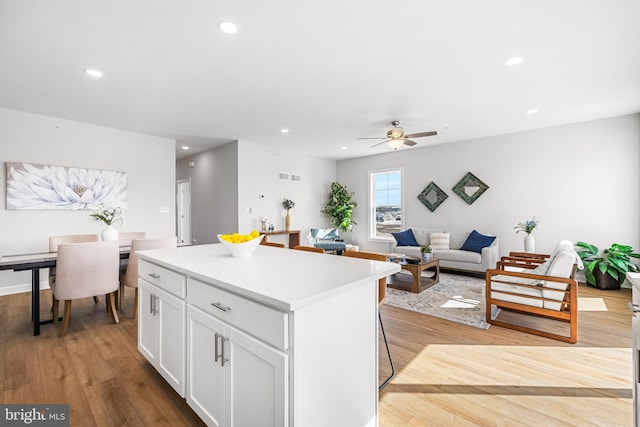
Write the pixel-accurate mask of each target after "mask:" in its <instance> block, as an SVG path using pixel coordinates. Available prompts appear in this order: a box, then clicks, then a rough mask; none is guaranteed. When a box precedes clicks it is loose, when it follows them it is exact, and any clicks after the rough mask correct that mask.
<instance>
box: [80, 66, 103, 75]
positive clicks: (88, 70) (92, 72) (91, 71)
mask: <svg viewBox="0 0 640 427" xmlns="http://www.w3.org/2000/svg"><path fill="white" fill-rule="evenodd" d="M84 72H85V74H87V75H89V76H91V77H102V71H99V70H94V69H92V68H85V69H84Z"/></svg>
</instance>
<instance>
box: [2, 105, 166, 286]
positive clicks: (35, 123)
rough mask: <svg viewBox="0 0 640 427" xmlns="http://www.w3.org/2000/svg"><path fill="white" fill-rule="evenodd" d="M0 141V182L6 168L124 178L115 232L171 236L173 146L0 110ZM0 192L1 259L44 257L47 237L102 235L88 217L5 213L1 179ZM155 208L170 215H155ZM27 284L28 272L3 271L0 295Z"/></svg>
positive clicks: (66, 213)
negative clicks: (17, 165)
mask: <svg viewBox="0 0 640 427" xmlns="http://www.w3.org/2000/svg"><path fill="white" fill-rule="evenodd" d="M56 126H58V127H60V130H57V129H56ZM0 139H1V142H0V161H1V162H2V163H3V169H4V173H5V177H6V165H5V163H6V162H27V163H36V164H49V165H58V166H75V167H80V168H87V169H104V170H115V171H123V172H127V180H128V197H127V201H128V209H127V212H126V214H125V217H126V223H125V225H124V227H121V229H122V230H130V231H138V230H144V231H147V233H148V234H149V235H150V236H168V235H175V196H174V186H175V141H173V140H170V139H166V138H157V137H153V136H148V135H142V134H136V133H132V132H125V131H121V130H116V129H109V128H104V127H100V126H93V125H88V124H84V123H78V122H72V121H68V120H62V119H57V118H53V117H46V116H39V115H34V114H27V113H22V112H18V111H13V110H7V109H0ZM0 191H1V193H2V195H3V197H4V198H5V201H4V202H3V203H2V207H1V208H0V224H2V226H1V230H2V240H0V255H8V254H20V253H32V252H47V251H48V246H49V240H48V239H49V236H53V235H64V234H85V233H87V234H89V233H99V232H100V230H101V226H100V225H99V224H98V223H96V222H93V221H90V219H89V212H88V211H56V210H41V211H37V210H35V211H25V210H6V209H5V208H6V178H4V179H1V180H0ZM160 207H168V208H169V211H170V213H168V214H166V213H165V214H161V213H160ZM41 277H46V270H43V272H42V274H41ZM30 283H31V276H30V273H29V272H26V273H25V272H21V273H15V272H11V271H2V272H0V295H1V294H6V293H11V292H20V291H26V290H29V289H30V286H31V285H30ZM44 285H45V284H44V283H43V286H44Z"/></svg>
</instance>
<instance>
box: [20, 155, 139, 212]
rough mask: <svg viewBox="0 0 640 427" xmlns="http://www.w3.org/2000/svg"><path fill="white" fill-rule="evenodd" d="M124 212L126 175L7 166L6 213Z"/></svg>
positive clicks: (21, 164) (113, 172)
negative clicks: (107, 208) (115, 208)
mask: <svg viewBox="0 0 640 427" xmlns="http://www.w3.org/2000/svg"><path fill="white" fill-rule="evenodd" d="M100 205H106V206H119V207H121V208H124V209H126V208H127V174H126V173H125V172H116V171H105V170H97V169H81V168H72V167H63V166H49V165H36V164H31V163H9V162H8V163H7V209H34V210H35V209H57V210H96V209H99V208H100Z"/></svg>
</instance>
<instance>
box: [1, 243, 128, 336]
mask: <svg viewBox="0 0 640 427" xmlns="http://www.w3.org/2000/svg"><path fill="white" fill-rule="evenodd" d="M130 250H131V247H130V246H120V259H121V260H127V259H129V252H130ZM57 258H58V253H57V252H40V253H31V254H19V255H3V256H2V257H1V258H0V270H13V271H29V270H31V320H32V321H33V335H34V336H36V335H40V325H44V324H47V323H52V322H53V319H47V320H43V321H41V320H40V270H41V269H43V268H51V267H55V266H56V260H57Z"/></svg>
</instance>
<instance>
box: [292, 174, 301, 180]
mask: <svg viewBox="0 0 640 427" xmlns="http://www.w3.org/2000/svg"><path fill="white" fill-rule="evenodd" d="M291 181H300V175H291Z"/></svg>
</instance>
